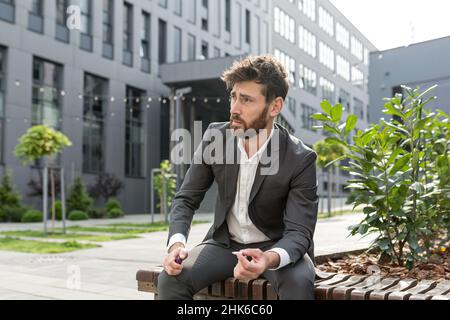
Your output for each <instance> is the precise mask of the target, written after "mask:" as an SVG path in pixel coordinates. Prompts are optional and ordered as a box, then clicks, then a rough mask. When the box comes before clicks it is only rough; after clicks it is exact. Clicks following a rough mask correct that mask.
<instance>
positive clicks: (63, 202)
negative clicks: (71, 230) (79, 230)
mask: <svg viewBox="0 0 450 320" xmlns="http://www.w3.org/2000/svg"><path fill="white" fill-rule="evenodd" d="M60 180H61V215H62V225H63V233H64V234H65V233H66V186H65V183H64V168H61V179H60Z"/></svg>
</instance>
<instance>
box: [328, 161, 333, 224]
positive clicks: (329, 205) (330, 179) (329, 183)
mask: <svg viewBox="0 0 450 320" xmlns="http://www.w3.org/2000/svg"><path fill="white" fill-rule="evenodd" d="M331 170H332V167H328V217H331V187H332V185H333V183H332V182H333V181H332V179H333V178H332V173H331Z"/></svg>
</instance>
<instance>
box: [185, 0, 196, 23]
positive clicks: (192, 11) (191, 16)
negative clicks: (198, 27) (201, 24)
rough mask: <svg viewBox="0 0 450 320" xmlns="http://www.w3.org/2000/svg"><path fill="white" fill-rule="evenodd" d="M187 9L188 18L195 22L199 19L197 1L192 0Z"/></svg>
mask: <svg viewBox="0 0 450 320" xmlns="http://www.w3.org/2000/svg"><path fill="white" fill-rule="evenodd" d="M186 10H187V18H188V21H189V22H190V23H193V24H195V21H196V19H197V1H191V3H189V6H187V7H186Z"/></svg>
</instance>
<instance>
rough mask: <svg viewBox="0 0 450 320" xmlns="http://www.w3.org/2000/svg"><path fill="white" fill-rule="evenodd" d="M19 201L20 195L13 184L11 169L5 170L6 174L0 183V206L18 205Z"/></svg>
mask: <svg viewBox="0 0 450 320" xmlns="http://www.w3.org/2000/svg"><path fill="white" fill-rule="evenodd" d="M20 201H21V196H20V194H19V192H17V191H16V189H15V187H14V185H13V182H12V179H11V171H10V170H6V174H5V175H4V176H3V177H2V181H1V184H0V207H3V206H8V207H20V206H21V204H20Z"/></svg>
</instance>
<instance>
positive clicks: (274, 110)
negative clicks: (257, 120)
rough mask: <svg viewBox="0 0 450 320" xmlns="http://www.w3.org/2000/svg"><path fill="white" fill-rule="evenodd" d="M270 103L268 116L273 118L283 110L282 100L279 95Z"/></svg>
mask: <svg viewBox="0 0 450 320" xmlns="http://www.w3.org/2000/svg"><path fill="white" fill-rule="evenodd" d="M271 105H272V106H271V111H270V116H271V117H273V118H275V117H277V116H278V115H279V114H280V113H281V110H283V106H284V100H283V98H281V97H277V98H275V100H274V101H273V102H272V104H271Z"/></svg>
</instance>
